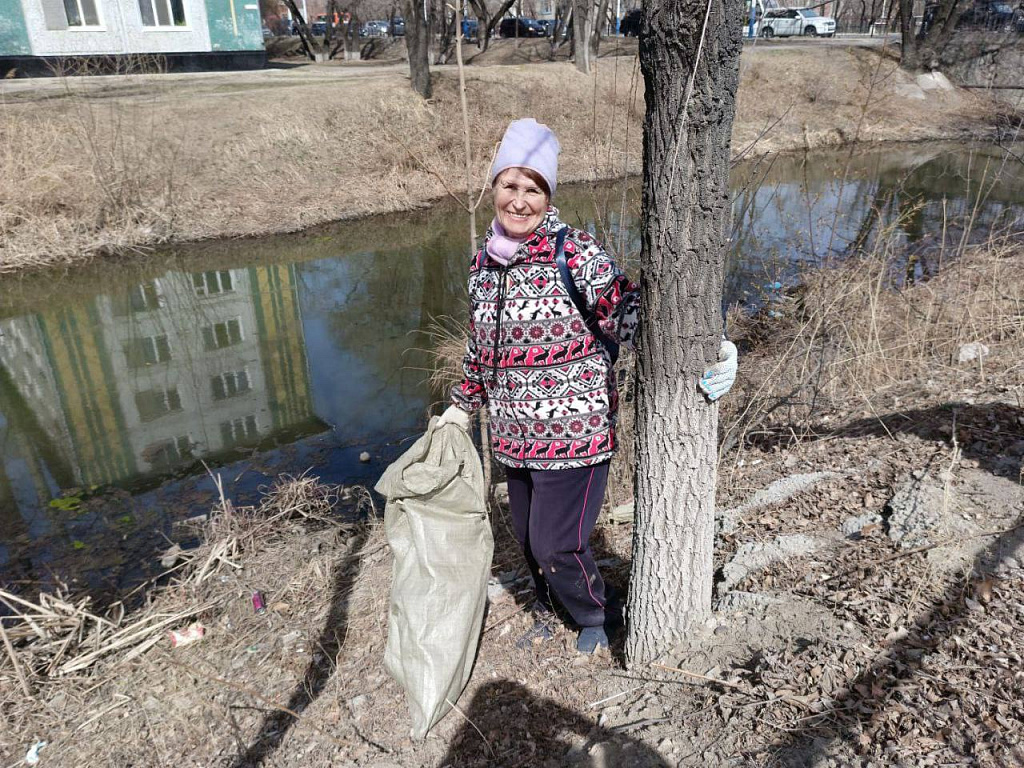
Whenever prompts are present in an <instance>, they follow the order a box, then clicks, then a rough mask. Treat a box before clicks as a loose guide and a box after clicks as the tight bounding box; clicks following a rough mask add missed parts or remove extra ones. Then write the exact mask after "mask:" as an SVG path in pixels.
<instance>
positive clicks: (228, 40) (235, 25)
mask: <svg viewBox="0 0 1024 768" xmlns="http://www.w3.org/2000/svg"><path fill="white" fill-rule="evenodd" d="M5 1H7V0H0V2H5ZM246 6H249V7H246ZM206 16H207V19H208V20H209V24H210V47H211V48H212V49H213V50H214V51H262V50H263V23H262V21H260V11H259V4H258V2H247V0H206Z"/></svg>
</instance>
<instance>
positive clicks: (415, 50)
mask: <svg viewBox="0 0 1024 768" xmlns="http://www.w3.org/2000/svg"><path fill="white" fill-rule="evenodd" d="M424 10H425V9H424V8H423V2H422V0H406V2H405V5H404V11H405V45H406V48H407V49H408V51H409V76H410V78H411V79H412V89H413V90H414V91H416V93H418V94H419V95H420V96H422V97H423V98H424V99H429V98H430V97H431V95H432V94H433V88H432V86H431V83H430V20H429V19H428V18H427V15H426V13H425V12H424Z"/></svg>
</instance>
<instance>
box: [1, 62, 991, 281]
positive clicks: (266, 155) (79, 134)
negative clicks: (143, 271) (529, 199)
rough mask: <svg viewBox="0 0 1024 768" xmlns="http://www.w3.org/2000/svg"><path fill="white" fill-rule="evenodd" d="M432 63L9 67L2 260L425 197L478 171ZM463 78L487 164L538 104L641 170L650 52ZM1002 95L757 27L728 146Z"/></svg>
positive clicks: (958, 131) (932, 112) (244, 230)
mask: <svg viewBox="0 0 1024 768" xmlns="http://www.w3.org/2000/svg"><path fill="white" fill-rule="evenodd" d="M436 75H437V82H436V86H435V93H436V96H435V98H434V99H433V100H432V101H431V102H429V103H423V102H421V101H420V100H418V99H417V97H415V96H414V95H413V93H412V92H411V90H410V89H409V87H408V78H407V75H406V73H405V70H404V69H403V68H402V67H401V66H400V65H390V66H379V65H373V66H352V67H345V66H322V67H318V66H302V67H295V68H291V69H279V70H266V71H262V72H245V73H219V74H206V75H146V74H131V75H124V76H117V77H108V78H68V79H64V80H47V81H45V82H42V81H18V80H8V81H3V82H2V83H0V100H2V102H3V106H4V108H3V110H2V116H0V131H2V134H3V139H4V140H3V142H2V147H3V149H2V151H0V273H13V272H19V271H26V270H31V269H38V268H42V267H48V266H60V265H64V266H70V265H76V264H81V263H85V262H88V261H89V260H91V259H93V258H95V257H96V256H97V255H99V254H122V255H124V254H128V255H136V254H140V253H142V252H144V251H146V250H147V249H149V248H151V247H153V246H155V245H158V244H160V243H167V242H170V241H193V240H203V239H210V238H221V237H239V236H248V235H262V234H271V233H280V232H290V231H296V230H301V229H304V228H307V227H310V226H312V225H315V224H319V223H323V222H328V221H334V220H339V219H346V218H353V217H361V216H366V215H369V214H373V213H387V212H394V211H402V210H409V209H413V208H417V207H422V206H424V205H426V204H428V203H430V202H431V201H435V200H437V199H439V198H440V197H443V196H445V195H446V194H447V192H446V190H456V189H459V188H461V185H462V183H463V182H462V179H464V170H463V157H462V154H461V153H462V138H461V132H460V131H461V128H460V127H459V126H461V119H460V118H459V113H458V99H457V95H456V82H457V81H456V77H455V72H454V70H453V69H452V68H450V67H439V68H438V69H437V70H436ZM467 88H468V92H469V103H470V110H471V113H472V114H471V123H472V126H473V152H474V158H475V163H474V166H475V169H474V172H475V176H476V177H477V178H480V179H482V177H483V176H484V174H485V171H486V167H487V164H488V162H489V160H490V157H491V153H492V151H493V147H494V145H495V142H496V141H497V140H498V139H499V138H500V135H501V131H502V130H503V128H504V126H505V125H506V124H507V122H508V121H509V120H510V119H513V118H516V117H519V116H522V115H524V114H531V115H534V116H536V117H537V118H538V119H539V120H541V121H543V122H546V123H548V124H550V125H552V126H553V127H554V129H555V130H556V132H557V133H558V135H559V137H560V139H561V142H562V147H563V153H562V157H561V161H560V162H561V166H560V181H561V182H563V183H566V182H572V181H590V180H596V179H610V178H617V177H621V176H623V175H626V174H635V173H638V172H639V170H640V162H641V139H642V136H641V134H642V131H641V118H642V112H643V83H642V78H641V77H640V76H639V72H638V69H637V66H636V59H635V57H611V58H603V59H601V60H600V62H599V66H598V68H597V71H596V72H595V73H594V74H593V75H591V76H583V75H580V74H579V73H577V72H576V71H575V70H574V69H573V68H572V67H571V65H569V64H566V63H537V64H524V65H509V66H488V67H470V68H469V71H468V83H467ZM992 110H993V107H992V105H991V103H990V102H989V101H988V100H987V98H985V97H984V96H981V95H978V94H972V93H966V92H962V91H958V90H957V91H949V92H947V91H941V90H933V91H927V92H925V91H921V90H920V89H919V88H917V86H916V85H914V83H913V81H912V80H911V79H910V78H909V76H908V75H906V74H905V73H903V72H901V71H900V70H899V69H898V67H897V66H896V63H895V61H894V60H893V58H892V57H891V56H889V55H888V54H886V53H885V52H884V51H882V50H874V49H858V48H842V47H838V46H830V47H827V48H826V47H812V46H804V47H802V48H786V49H779V50H772V49H771V48H768V47H765V48H759V47H757V46H754V47H751V48H748V49H747V50H745V51H744V54H743V62H742V81H741V87H740V92H739V97H738V106H737V118H736V123H735V130H734V139H733V151H734V155H735V156H737V157H740V156H742V157H755V156H759V155H764V154H767V153H777V152H787V151H794V150H799V149H807V148H815V147H825V146H836V145H844V144H849V143H865V142H885V141H916V140H923V139H936V138H953V139H960V138H965V137H969V136H978V135H982V134H985V133H986V132H987V130H988V129H989V126H990V125H991V121H992ZM481 219H484V220H485V219H486V214H483V215H482V216H481ZM483 223H484V222H483V221H481V222H480V226H481V228H482V226H483Z"/></svg>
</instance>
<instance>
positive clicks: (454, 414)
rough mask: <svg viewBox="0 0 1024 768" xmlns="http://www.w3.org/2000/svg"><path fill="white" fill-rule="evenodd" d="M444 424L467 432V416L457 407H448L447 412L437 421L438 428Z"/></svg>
mask: <svg viewBox="0 0 1024 768" xmlns="http://www.w3.org/2000/svg"><path fill="white" fill-rule="evenodd" d="M445 424H454V425H455V426H457V427H460V428H461V429H462V430H463V431H464V432H469V414H468V413H466V412H465V411H464V410H462V409H461V408H459V406H457V405H449V406H448V410H446V411H445V412H444V413H442V414H441V418H440V419H438V420H437V427H438V428H440V427H443V426H444V425H445Z"/></svg>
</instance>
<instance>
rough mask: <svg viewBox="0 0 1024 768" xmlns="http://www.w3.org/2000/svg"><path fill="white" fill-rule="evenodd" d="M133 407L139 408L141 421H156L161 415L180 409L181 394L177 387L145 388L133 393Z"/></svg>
mask: <svg viewBox="0 0 1024 768" xmlns="http://www.w3.org/2000/svg"><path fill="white" fill-rule="evenodd" d="M135 407H136V408H138V409H139V418H140V419H141V420H142V421H144V422H147V421H156V420H157V419H159V418H160V417H161V416H166V415H167V414H168V413H174V412H175V411H180V410H181V395H179V394H178V389H177V387H166V388H157V389H147V390H146V391H145V392H136V393H135Z"/></svg>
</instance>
